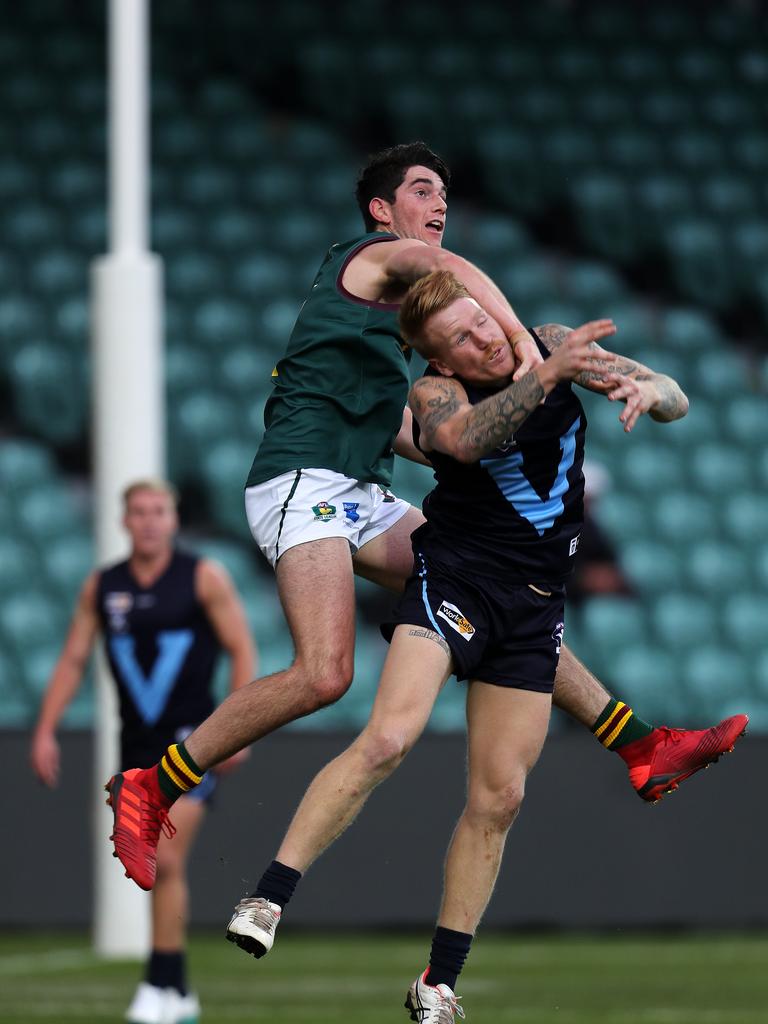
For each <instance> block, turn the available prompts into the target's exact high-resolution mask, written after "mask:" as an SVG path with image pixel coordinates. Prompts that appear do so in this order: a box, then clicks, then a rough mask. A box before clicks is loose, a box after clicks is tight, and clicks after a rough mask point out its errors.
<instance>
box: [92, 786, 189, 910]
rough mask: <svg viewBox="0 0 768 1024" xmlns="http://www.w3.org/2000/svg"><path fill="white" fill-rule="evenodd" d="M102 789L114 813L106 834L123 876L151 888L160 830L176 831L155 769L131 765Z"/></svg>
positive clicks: (170, 837) (169, 832)
mask: <svg viewBox="0 0 768 1024" xmlns="http://www.w3.org/2000/svg"><path fill="white" fill-rule="evenodd" d="M104 789H105V790H106V791H107V792H108V793H109V797H108V798H107V803H108V804H109V806H110V807H111V808H112V810H113V811H114V814H115V826H114V829H113V831H112V835H111V836H110V837H109V838H110V839H111V840H112V842H113V843H114V844H115V852H114V854H113V856H114V857H119V858H120V861H121V862H122V865H123V867H124V868H125V876H126V878H132V879H133V880H134V882H135V883H136V884H137V885H138V887H139V888H140V889H147V890H149V889H151V888H152V886H153V885H154V884H155V875H156V873H157V844H158V842H159V840H160V830H161V829H162V830H163V832H164V833H165V834H166V835H167V836H168V838H169V839H172V838H173V836H174V835H175V834H176V829H175V828H174V827H173V825H172V823H171V820H170V818H169V817H168V808H169V806H170V804H169V802H168V799H167V797H166V796H165V795H164V794H163V792H162V790H161V789H160V787H159V785H158V783H157V768H131V769H129V770H128V771H127V772H118V774H117V775H113V776H112V778H111V779H110V780H109V782H108V783H107V784H106V786H105V787H104Z"/></svg>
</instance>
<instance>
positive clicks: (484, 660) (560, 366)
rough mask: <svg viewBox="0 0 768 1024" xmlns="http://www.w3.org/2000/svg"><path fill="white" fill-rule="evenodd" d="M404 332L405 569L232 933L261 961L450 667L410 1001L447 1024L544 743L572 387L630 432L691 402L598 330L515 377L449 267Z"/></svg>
mask: <svg viewBox="0 0 768 1024" xmlns="http://www.w3.org/2000/svg"><path fill="white" fill-rule="evenodd" d="M401 325H402V328H403V334H404V336H405V337H407V338H408V339H409V341H411V342H412V344H413V346H414V348H416V349H417V350H418V351H419V352H420V354H421V355H423V356H424V357H425V358H427V359H428V360H429V363H430V370H429V371H428V374H427V376H425V377H423V378H421V379H420V380H419V381H417V382H416V384H415V385H414V387H413V388H412V390H411V395H410V406H411V409H412V411H413V415H414V419H415V421H416V426H415V430H414V436H415V440H416V443H417V444H418V446H419V447H420V449H421V450H422V451H424V452H425V453H426V454H428V456H429V459H430V461H431V463H432V465H433V466H434V469H435V477H436V481H437V483H436V487H435V489H434V490H433V491H432V492H431V493H430V494H429V495H428V496H427V498H426V500H425V502H424V511H425V514H426V522H425V523H424V525H422V526H421V527H420V528H419V529H418V530H416V531H415V533H414V534H413V538H412V543H413V555H414V560H413V566H414V572H413V575H412V576H411V577H410V579H409V580H408V583H407V585H406V588H405V592H404V594H403V596H402V598H401V599H400V602H399V604H398V606H397V608H396V609H395V613H394V619H393V622H392V623H390V624H389V625H388V627H387V628H386V630H385V633H386V635H388V636H389V637H390V638H391V647H390V651H389V654H388V655H387V660H386V662H385V664H384V669H383V672H382V677H381V681H380V684H379V689H378V693H377V695H376V701H375V704H374V707H373V711H372V714H371V719H370V721H369V723H368V725H367V727H366V728H365V730H364V731H363V732H362V734H361V735H360V736H359V737H358V739H357V740H356V741H355V742H354V743H353V744H352V745H351V746H350V747H349V748H348V749H347V750H346V751H344V753H342V754H341V755H340V756H339V757H337V758H336V759H335V760H334V761H332V762H331V763H330V764H329V765H328V766H327V767H326V768H324V769H323V770H322V771H321V772H320V774H319V775H318V776H317V777H316V778H315V780H314V781H313V782H312V784H311V785H310V787H309V789H308V790H307V793H306V795H305V797H304V799H303V800H302V802H301V804H300V805H299V809H298V810H297V812H296V815H295V817H294V819H293V821H292V823H291V826H290V828H289V830H288V833H287V834H286V836H285V838H284V840H283V843H282V845H281V847H280V849H279V851H278V854H277V859H276V861H273V862H272V864H271V865H270V866H269V868H268V869H267V871H266V872H265V874H264V876H263V877H262V879H261V882H260V883H259V887H258V889H257V890H256V893H255V894H254V896H253V897H249V898H247V899H245V900H243V901H241V902H240V903H239V904H238V906H237V908H236V909H235V913H234V915H233V917H232V920H231V921H230V924H229V928H228V937H229V938H230V939H231V940H232V941H234V942H237V944H238V945H240V946H241V947H242V948H244V949H246V950H247V951H248V952H250V953H252V954H253V955H255V956H257V957H258V956H262V955H263V954H264V953H266V952H267V951H268V950H269V949H270V948H271V946H272V942H273V939H274V934H275V928H276V926H277V922H278V921H279V919H280V916H281V914H282V910H283V908H284V906H285V904H286V903H287V901H288V899H289V898H290V896H291V894H292V891H293V888H294V887H295V885H296V883H297V882H298V880H299V878H300V877H301V873H303V872H304V871H306V870H307V868H308V867H309V866H310V865H311V864H312V863H313V862H314V860H315V859H316V858H317V857H318V856H319V855H320V854H321V853H322V852H323V850H324V849H326V848H327V847H328V845H329V844H330V843H332V842H333V841H334V839H335V838H337V837H338V835H340V833H341V832H342V831H343V830H344V829H345V828H346V826H347V825H349V824H350V822H351V821H352V820H353V819H354V817H355V815H356V814H357V813H358V811H359V810H360V808H361V807H362V806H363V804H364V802H365V800H366V798H367V796H368V794H369V793H370V792H371V790H372V789H373V788H374V786H375V785H376V784H377V783H379V782H381V781H382V780H383V779H384V778H386V776H387V775H389V774H390V773H391V772H392V771H393V770H394V769H395V768H396V767H397V765H398V764H399V763H400V762H401V761H402V759H403V757H404V756H405V754H406V753H407V752H408V750H409V749H410V748H411V747H412V746H413V744H414V743H415V742H416V740H417V739H418V737H419V735H420V733H421V731H422V730H423V728H424V726H425V724H426V722H427V720H428V718H429V715H430V712H431V710H432V705H433V703H434V701H435V699H436V697H437V695H438V693H439V692H440V689H441V687H442V686H443V684H444V683H445V681H446V679H447V678H448V676H449V675H450V674H451V673H455V674H456V675H457V677H458V678H459V679H466V680H468V681H469V689H468V695H467V723H468V743H469V762H468V763H469V782H468V798H467V804H466V806H465V808H464V811H463V813H462V815H461V818H460V819H459V822H458V825H457V826H456V830H455V832H454V835H453V838H452V840H451V844H450V847H449V850H448V856H447V859H446V866H445V884H444V893H443V901H442V906H441V910H440V917H439V920H438V927H437V930H436V932H435V936H434V940H433V945H432V953H431V958H430V966H429V967H428V968H427V970H425V971H424V972H423V973H422V974H421V975H420V976H419V977H418V978H417V979H416V981H414V982H413V984H412V985H411V988H410V990H409V993H408V997H407V1003H406V1006H407V1007H408V1009H409V1010H410V1011H411V1017H412V1019H413V1020H415V1021H423V1022H429V1024H433V1022H434V1024H449V1022H452V1021H453V1020H454V1014H458V1015H459V1016H461V1017H463V1016H464V1013H463V1012H462V1011H461V1009H460V1007H459V1005H458V1003H457V1000H456V996H455V995H454V991H453V990H454V988H455V984H456V978H457V977H458V974H459V972H460V970H461V967H462V965H463V963H464V960H465V958H466V956H467V954H468V952H469V948H470V943H471V941H472V937H473V933H474V931H475V929H476V927H477V925H478V923H479V920H480V917H481V915H482V913H483V911H484V909H485V906H486V904H487V902H488V900H489V898H490V895H491V891H492V889H493V885H494V883H495V880H496V875H497V873H498V870H499V865H500V863H501V857H502V852H503V848H504V843H505V839H506V835H507V832H508V830H509V827H510V825H511V824H512V822H513V820H514V819H515V817H516V816H517V813H518V810H519V807H520V804H521V801H522V798H523V792H524V789H525V780H526V777H527V775H528V773H529V772H530V770H531V768H532V767H533V765H534V764H535V762H536V760H537V758H538V756H539V752H540V750H541V747H542V744H543V742H544V738H545V736H546V732H547V724H548V721H549V712H550V705H551V696H552V690H553V686H554V681H555V672H556V669H557V663H558V659H559V656H560V650H561V643H562V637H563V629H564V618H565V616H564V603H565V580H566V579H567V577H568V575H569V574H570V572H571V569H572V566H573V563H574V557H575V551H576V548H577V541H578V537H579V533H580V531H581V527H582V521H583V514H582V512H583V492H584V478H583V475H582V461H583V453H584V436H585V429H586V419H585V416H584V410H583V408H582V406H581V403H580V402H579V400H578V398H577V396H576V395H575V394H574V393H573V391H572V389H571V382H572V381H576V382H577V383H579V384H581V385H582V386H584V387H587V388H590V389H591V390H595V391H599V392H603V393H605V394H606V395H607V397H608V398H609V399H611V400H613V401H622V402H625V403H626V406H625V408H624V409H623V411H622V413H621V417H620V419H621V421H622V423H623V424H624V427H625V429H626V430H627V431H629V430H631V429H632V427H633V425H634V423H635V421H636V420H637V418H638V417H639V416H640V415H642V414H644V413H647V414H648V415H650V416H651V417H652V418H653V419H655V420H658V421H661V422H667V421H670V420H675V419H678V418H680V417H681V416H684V415H685V413H686V411H687V408H688V403H687V400H686V398H685V395H684V394H683V393H682V391H681V390H680V388H679V387H678V386H677V384H676V383H675V382H674V381H673V380H671V379H670V378H669V377H665V376H662V375H660V374H656V373H653V372H652V371H651V370H648V369H647V368H646V367H644V366H641V365H640V364H638V363H632V362H630V360H628V359H623V358H622V357H620V356H615V355H614V354H613V353H610V352H606V351H604V350H603V349H601V348H600V347H599V346H598V345H597V344H596V342H597V341H599V340H601V339H603V338H606V337H608V336H609V335H611V334H613V333H614V330H615V328H614V326H613V324H612V322H611V321H610V320H598V321H594V322H592V323H589V324H585V325H584V326H583V327H580V328H579V329H578V330H575V331H572V332H571V331H570V330H569V329H568V328H560V327H557V326H556V325H547V326H545V327H541V328H537V329H536V332H535V337H536V340H537V344H538V346H539V348H540V351H541V353H542V356H543V357H544V359H543V361H542V363H540V364H539V365H538V366H536V367H535V368H534V369H533V370H532V371H531V372H529V373H527V374H525V375H524V376H523V377H521V378H520V379H518V380H517V381H515V380H514V379H513V374H514V371H515V365H516V364H515V359H514V356H513V354H512V351H511V349H510V347H509V345H508V344H507V342H506V338H505V336H504V332H503V331H502V330H501V328H500V326H499V324H498V323H497V322H496V320H495V319H494V318H493V317H492V316H491V315H490V314H489V313H488V312H487V311H486V310H485V309H484V308H483V307H482V306H481V305H479V304H478V303H477V302H476V301H475V300H474V299H473V298H471V297H470V295H469V293H468V292H467V290H466V288H464V287H463V286H462V285H461V284H460V282H459V281H457V279H456V278H455V277H454V276H453V275H452V274H451V273H448V272H444V271H438V272H436V273H433V274H430V275H428V276H427V277H425V278H424V279H422V280H420V281H419V282H418V283H417V284H416V285H414V286H413V288H412V289H411V290H410V292H409V293H408V295H407V297H406V299H405V302H404V304H403V306H402V310H401ZM745 725H746V718H745V716H736V717H735V718H734V719H729V720H728V721H727V722H724V723H721V725H720V726H718V727H717V729H714V730H703V731H701V732H699V733H697V734H685V735H695V736H696V738H697V740H700V741H703V742H706V743H713V741H715V742H718V743H720V744H722V743H723V742H725V743H726V745H728V746H730V745H732V744H733V742H734V741H735V739H736V737H737V736H738V735H739V734H740V733H741V732H742V731H743V729H744V726H745ZM639 742H640V743H642V742H643V741H642V740H640V741H639Z"/></svg>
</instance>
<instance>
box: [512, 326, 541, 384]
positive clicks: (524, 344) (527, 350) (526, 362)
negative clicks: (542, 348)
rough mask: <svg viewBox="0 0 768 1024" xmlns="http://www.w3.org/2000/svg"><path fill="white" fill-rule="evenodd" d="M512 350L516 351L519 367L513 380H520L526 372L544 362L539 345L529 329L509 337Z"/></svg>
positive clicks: (513, 375)
mask: <svg viewBox="0 0 768 1024" xmlns="http://www.w3.org/2000/svg"><path fill="white" fill-rule="evenodd" d="M509 344H510V345H511V346H512V351H513V352H514V353H515V362H516V363H517V367H516V369H515V372H514V373H513V374H512V380H520V378H521V377H524V376H525V375H526V373H530V372H531V370H532V369H533V368H534V367H536V366H538V365H539V364H540V363H543V362H544V359H543V357H542V354H541V352H539V347H538V345H537V344H536V342H535V341H534V340H533V338H532V337H531V335H530V334H529V333H528V331H519V332H518V333H516V334H513V335H512V337H511V338H510V339H509Z"/></svg>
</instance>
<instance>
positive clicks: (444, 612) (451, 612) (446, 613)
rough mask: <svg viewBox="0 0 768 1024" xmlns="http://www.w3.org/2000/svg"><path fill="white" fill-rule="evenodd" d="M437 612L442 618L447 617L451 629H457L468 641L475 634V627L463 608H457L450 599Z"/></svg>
mask: <svg viewBox="0 0 768 1024" xmlns="http://www.w3.org/2000/svg"><path fill="white" fill-rule="evenodd" d="M437 614H438V615H439V617H440V618H441V619H445V621H446V622H447V623H448V625H449V626H450V627H451V629H455V630H456V632H457V633H458V634H459V636H463V637H464V639H465V640H466V641H467V643H469V641H470V640H471V639H472V637H473V636H474V635H475V627H474V626H473V625H472V623H471V622H470V621H469V619H468V618H467V617H466V615H464V613H463V612H462V611H461V609H459V608H457V607H456V605H455V604H451V602H450V601H443V603H442V604H441V605H440V607H439V609H438V611H437Z"/></svg>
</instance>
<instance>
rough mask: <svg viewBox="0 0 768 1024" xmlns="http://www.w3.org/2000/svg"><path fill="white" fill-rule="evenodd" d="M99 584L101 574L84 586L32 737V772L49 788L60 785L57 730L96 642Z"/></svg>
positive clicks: (92, 576) (89, 577)
mask: <svg viewBox="0 0 768 1024" xmlns="http://www.w3.org/2000/svg"><path fill="white" fill-rule="evenodd" d="M97 582H98V574H97V573H91V574H90V575H89V576H88V577H87V579H86V580H85V583H84V584H83V586H82V589H81V591H80V596H79V598H78V600H77V607H76V608H75V614H74V615H73V617H72V623H71V625H70V627H69V632H68V633H67V638H66V640H65V641H64V647H63V648H62V651H61V654H60V655H59V660H58V661H57V662H56V664H55V666H54V669H53V672H52V673H51V678H50V679H49V681H48V686H47V688H46V691H45V694H44V696H43V702H42V705H41V707H40V714H39V716H38V719H37V725H36V726H35V729H34V732H33V733H32V743H31V746H30V752H29V757H30V762H31V764H32V770H33V771H34V773H35V775H37V777H38V778H39V779H40V781H41V782H44V783H45V785H46V786H55V785H56V783H57V782H58V781H59V767H60V751H59V744H58V741H57V739H56V729H57V727H58V724H59V722H60V721H61V717H62V715H63V714H64V712H65V711H66V709H67V707H68V706H69V704H70V702H71V700H72V698H73V697H74V696H75V694H76V693H77V691H78V689H79V687H80V683H81V682H82V680H83V674H84V672H85V666H86V665H87V664H88V658H89V657H90V654H91V650H92V648H93V642H94V640H95V639H96V632H97V630H98V618H97V615H96V586H97Z"/></svg>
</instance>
